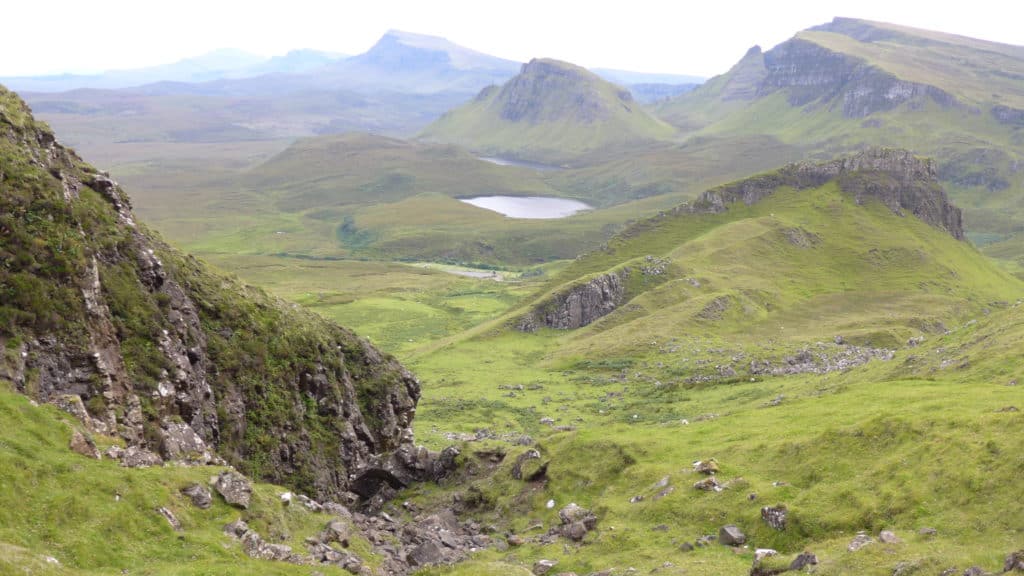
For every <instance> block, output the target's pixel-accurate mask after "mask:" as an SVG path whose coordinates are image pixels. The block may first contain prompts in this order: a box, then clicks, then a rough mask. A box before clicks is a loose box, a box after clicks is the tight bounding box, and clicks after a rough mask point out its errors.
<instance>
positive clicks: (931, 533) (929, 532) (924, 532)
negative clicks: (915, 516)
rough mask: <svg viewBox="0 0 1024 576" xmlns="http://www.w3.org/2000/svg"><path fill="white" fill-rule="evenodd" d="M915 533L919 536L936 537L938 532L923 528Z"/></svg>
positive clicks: (933, 529)
mask: <svg viewBox="0 0 1024 576" xmlns="http://www.w3.org/2000/svg"><path fill="white" fill-rule="evenodd" d="M917 533H918V534H920V535H921V536H928V537H931V536H935V535H937V534H938V533H939V531H938V530H936V529H935V528H929V527H924V528H921V529H920V530H918V531H917Z"/></svg>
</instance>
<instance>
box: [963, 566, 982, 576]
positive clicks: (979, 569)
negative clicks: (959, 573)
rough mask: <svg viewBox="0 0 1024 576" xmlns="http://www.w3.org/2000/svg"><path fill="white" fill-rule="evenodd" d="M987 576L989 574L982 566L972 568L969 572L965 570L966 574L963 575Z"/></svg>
mask: <svg viewBox="0 0 1024 576" xmlns="http://www.w3.org/2000/svg"><path fill="white" fill-rule="evenodd" d="M986 575H987V572H985V570H984V568H982V567H980V566H971V567H970V568H968V569H967V570H964V574H963V576H986Z"/></svg>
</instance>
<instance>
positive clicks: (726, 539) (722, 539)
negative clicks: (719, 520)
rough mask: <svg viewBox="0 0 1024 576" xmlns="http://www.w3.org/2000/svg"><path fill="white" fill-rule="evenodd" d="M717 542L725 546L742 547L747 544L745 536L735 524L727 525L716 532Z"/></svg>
mask: <svg viewBox="0 0 1024 576" xmlns="http://www.w3.org/2000/svg"><path fill="white" fill-rule="evenodd" d="M718 542H719V543H721V544H723V545H725V546H742V545H743V544H745V543H746V542H747V535H746V534H744V533H743V531H742V530H740V529H739V528H738V527H737V526H736V525H735V524H728V525H726V526H722V527H721V528H720V529H719V530H718Z"/></svg>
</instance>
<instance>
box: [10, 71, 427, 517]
mask: <svg viewBox="0 0 1024 576" xmlns="http://www.w3.org/2000/svg"><path fill="white" fill-rule="evenodd" d="M0 352H2V354H0V380H7V381H9V382H11V383H12V384H13V385H14V386H15V387H16V388H17V389H18V390H20V391H22V392H23V393H25V394H28V395H31V396H32V397H34V398H36V399H38V400H40V401H43V402H55V403H57V404H58V405H59V406H62V407H64V408H65V409H66V410H68V411H70V412H72V413H73V414H75V415H76V416H78V417H79V418H80V419H82V421H83V422H85V424H86V425H87V426H88V428H90V429H91V430H93V431H94V432H99V433H104V434H109V435H114V436H120V437H123V438H124V439H125V441H126V442H127V443H128V444H129V445H130V446H135V447H138V448H142V449H147V450H152V451H154V452H158V453H159V454H160V455H161V456H162V457H163V458H164V459H170V460H183V461H193V462H202V463H205V462H210V461H217V460H219V458H220V457H223V458H224V459H226V460H227V461H228V462H230V463H231V464H234V465H236V466H237V467H239V468H240V469H242V470H244V471H246V472H248V473H250V474H253V475H255V476H258V477H260V478H263V479H266V480H270V481H274V482H281V483H285V484H289V485H292V486H295V487H296V488H299V489H302V490H305V491H308V492H311V493H315V494H317V495H319V496H321V497H325V498H326V497H338V496H340V495H342V494H344V493H346V492H348V491H349V490H350V488H351V482H352V481H353V479H354V478H355V477H356V476H357V475H358V474H359V473H360V472H361V471H363V470H364V469H365V468H366V467H367V466H368V465H369V463H371V462H375V461H377V460H379V459H380V458H382V457H384V456H385V455H386V453H389V452H391V451H394V450H395V449H397V448H399V447H402V446H406V447H408V446H410V445H411V441H412V434H411V429H410V423H411V420H412V417H413V414H414V413H415V407H416V402H417V400H418V398H419V383H418V382H417V380H416V379H415V378H414V377H413V376H412V375H411V374H410V373H409V372H408V371H406V370H405V369H404V368H402V366H400V365H399V364H398V363H397V362H396V361H395V360H394V359H393V358H391V357H388V356H386V355H384V354H381V353H380V352H378V351H377V350H376V349H374V348H373V347H372V346H371V345H370V344H368V343H367V342H366V341H365V340H362V339H360V338H358V337H356V336H355V335H354V334H352V333H351V332H349V331H347V330H345V329H343V328H340V327H338V326H335V325H332V324H330V323H328V322H325V321H323V320H322V319H320V318H318V317H316V316H315V315H312V314H309V313H306V312H304V311H302V310H300V309H298V308H297V307H295V306H293V305H290V304H287V303H285V302H283V301H279V300H276V299H273V298H271V297H269V296H267V295H266V294H264V293H262V292H261V291H259V290H256V289H253V288H250V287H246V286H243V285H241V284H240V283H238V282H237V281H234V280H231V279H228V278H224V277H221V276H218V275H216V274H213V273H211V272H210V271H209V270H208V269H207V268H206V267H205V266H204V265H203V264H202V263H201V262H199V261H197V260H195V259H194V258H192V257H186V256H183V255H181V254H179V253H177V252H176V251H174V250H173V249H171V248H169V247H168V246H166V245H165V244H163V243H162V242H161V241H160V240H159V239H157V238H155V237H154V236H153V235H152V234H151V233H149V232H148V231H146V230H145V229H144V228H143V227H141V226H140V225H138V224H137V223H136V222H135V219H134V216H133V215H132V212H131V207H130V204H129V201H128V198H127V196H126V195H125V194H124V192H123V191H122V190H121V188H120V187H119V186H118V185H117V184H116V183H115V182H114V181H113V180H111V179H110V178H109V177H108V176H107V175H105V174H103V173H100V172H98V171H97V170H96V169H94V168H92V167H91V166H89V165H88V164H86V163H85V162H83V161H82V160H81V159H80V158H79V157H78V156H77V155H76V154H75V153H74V152H73V151H72V150H69V149H67V148H65V147H63V146H61V145H60V144H59V143H58V142H57V141H56V139H55V137H54V135H53V134H52V132H50V130H49V129H48V128H47V127H46V126H45V125H42V124H40V123H37V122H36V121H35V120H34V119H33V118H32V116H31V113H30V111H29V110H28V108H27V107H26V106H25V105H24V103H23V102H22V101H21V100H20V99H18V98H17V97H16V96H15V95H14V94H12V93H10V92H8V91H6V90H5V89H3V88H2V87H0ZM407 449H408V448H407ZM217 454H219V456H218V455H217Z"/></svg>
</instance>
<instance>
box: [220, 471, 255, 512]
mask: <svg viewBox="0 0 1024 576" xmlns="http://www.w3.org/2000/svg"><path fill="white" fill-rule="evenodd" d="M213 487H214V489H215V490H216V491H217V493H218V494H220V495H221V496H223V497H224V501H225V502H227V503H228V504H231V505H233V506H238V507H239V508H243V509H245V508H248V507H249V500H250V499H251V498H252V484H251V483H250V482H249V479H248V478H246V477H245V476H242V475H241V474H239V473H238V472H235V471H234V470H225V471H224V472H221V473H220V474H219V475H218V476H217V478H216V479H215V480H214V481H213Z"/></svg>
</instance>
